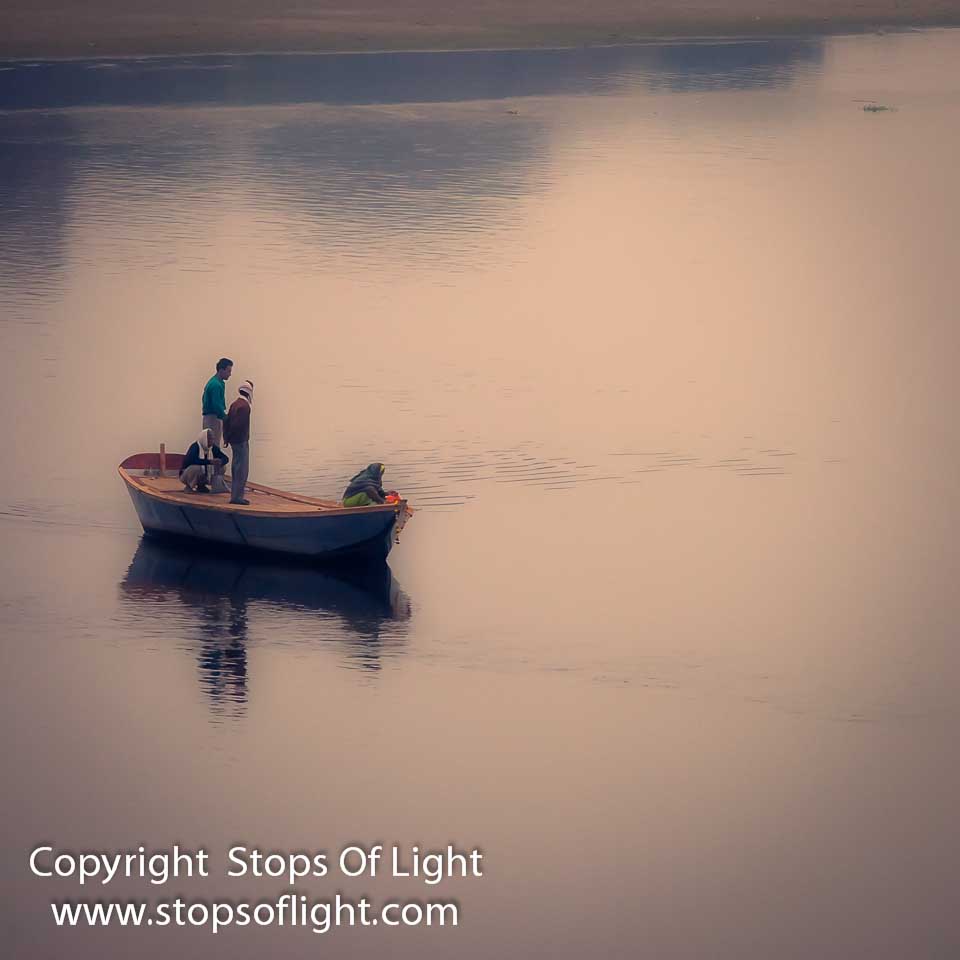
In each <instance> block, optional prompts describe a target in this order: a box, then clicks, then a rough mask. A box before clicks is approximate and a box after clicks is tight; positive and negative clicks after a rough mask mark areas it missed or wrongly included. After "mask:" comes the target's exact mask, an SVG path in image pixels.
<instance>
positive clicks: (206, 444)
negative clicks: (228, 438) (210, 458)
mask: <svg viewBox="0 0 960 960" xmlns="http://www.w3.org/2000/svg"><path fill="white" fill-rule="evenodd" d="M209 434H210V429H209V427H204V428H203V429H202V430H201V431H200V436H199V437H197V443H198V444H199V445H200V449H201V450H209V449H210V436H209Z"/></svg>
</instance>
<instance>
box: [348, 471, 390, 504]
mask: <svg viewBox="0 0 960 960" xmlns="http://www.w3.org/2000/svg"><path fill="white" fill-rule="evenodd" d="M385 469H386V468H385V467H384V465H383V464H382V463H371V464H370V465H369V466H368V467H366V468H365V469H363V470H361V471H360V472H359V473H358V474H356V476H354V478H353V479H352V480H351V481H350V483H348V484H347V489H346V490H344V491H343V505H344V506H345V507H369V506H370V505H371V504H373V503H386V502H387V497H388V496H389V493H388V492H387V491H386V490H384V489H383V473H384V470H385ZM391 492H392V491H391Z"/></svg>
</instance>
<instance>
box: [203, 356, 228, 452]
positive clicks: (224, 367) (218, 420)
mask: <svg viewBox="0 0 960 960" xmlns="http://www.w3.org/2000/svg"><path fill="white" fill-rule="evenodd" d="M231 373H233V361H232V360H228V359H227V358H226V357H221V358H220V359H219V360H218V361H217V372H216V373H215V374H214V375H213V376H212V377H211V378H210V379H209V380H208V381H207V385H206V386H205V387H204V388H203V400H202V404H203V406H202V408H201V415H202V417H203V429H204V430H212V431H213V442H214V443H215V444H216V445H217V446H218V447H220V446H223V421H224V420H225V419H226V416H227V391H226V388H225V387H224V383H225V382H226V381H227V380H229V379H230V374H231Z"/></svg>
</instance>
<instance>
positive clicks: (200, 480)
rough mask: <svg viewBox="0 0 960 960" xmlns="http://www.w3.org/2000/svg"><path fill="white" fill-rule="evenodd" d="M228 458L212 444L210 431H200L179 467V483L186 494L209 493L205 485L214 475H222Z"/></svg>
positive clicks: (211, 432) (208, 488)
mask: <svg viewBox="0 0 960 960" xmlns="http://www.w3.org/2000/svg"><path fill="white" fill-rule="evenodd" d="M229 459H230V458H229V457H228V456H227V455H226V454H225V453H224V452H223V451H222V450H221V449H220V448H219V447H218V446H217V445H216V444H215V443H214V442H213V431H212V430H201V431H200V436H199V437H197V439H196V440H194V441H193V443H191V444H190V446H189V447H188V448H187V453H186V456H185V457H184V458H183V464H182V465H181V467H180V482H181V483H182V484H183V486H184V488H185V489H186V490H187V491H188V492H196V493H209V492H210V487H209V486H208V485H207V484H208V483H209V482H210V481H212V479H213V477H214V474H215V473H222V472H223V468H224V467H225V466H226V465H227V463H228V462H229Z"/></svg>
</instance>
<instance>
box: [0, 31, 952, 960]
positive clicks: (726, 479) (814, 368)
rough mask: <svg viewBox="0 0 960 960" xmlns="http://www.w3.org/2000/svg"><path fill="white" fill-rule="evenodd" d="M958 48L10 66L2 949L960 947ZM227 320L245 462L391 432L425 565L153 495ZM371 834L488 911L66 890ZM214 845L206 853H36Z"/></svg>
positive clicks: (1, 517)
mask: <svg viewBox="0 0 960 960" xmlns="http://www.w3.org/2000/svg"><path fill="white" fill-rule="evenodd" d="M958 62H960V34H958V33H956V32H951V31H927V32H906V33H896V34H887V35H861V36H856V37H840V38H833V39H826V40H820V39H796V40H789V41H786V40H782V41H777V40H770V41H757V42H749V43H741V42H728V43H689V42H688V43H677V44H656V45H649V46H640V47H633V48H609V49H588V50H576V51H540V52H523V51H515V52H507V53H457V54H391V55H375V56H370V55H364V56H327V57H302V56H295V57H250V58H230V57H209V58H194V59H188V60H182V59H176V58H169V59H157V60H143V61H132V60H131V61H95V60H91V61H79V62H76V61H75V62H68V63H60V64H50V63H23V62H19V63H6V64H0V216H2V228H0V402H2V405H3V410H4V411H5V416H4V417H3V420H2V427H0V430H2V433H0V439H2V442H3V449H4V450H5V451H6V457H5V462H4V470H3V472H2V476H0V536H2V539H3V549H2V554H0V569H2V576H0V631H2V634H3V640H2V648H0V649H2V665H3V675H4V693H3V697H2V701H0V718H2V721H3V727H4V730H5V731H6V736H5V737H4V738H3V746H2V748H0V750H2V754H0V760H2V771H3V781H4V794H5V802H4V816H3V819H2V823H0V845H2V849H3V867H2V874H0V883H2V887H0V895H2V903H3V907H2V914H3V920H2V924H3V926H2V930H0V936H2V938H3V941H4V943H5V945H6V947H10V948H11V949H12V953H8V955H10V956H12V957H15V958H18V960H20V958H30V960H35V958H54V957H63V956H70V957H73V958H91V960H92V958H100V957H104V956H132V955H137V956H143V957H148V958H161V957H169V956H171V955H172V954H173V953H174V951H178V952H182V953H184V955H186V956H201V955H202V956H204V957H221V956H222V957H230V958H233V960H235V958H247V957H249V958H255V957H256V958H259V957H262V956H265V955H267V956H272V957H302V956H310V955H314V954H321V953H322V955H324V956H327V957H337V958H339V957H348V956H358V955H373V953H374V951H380V952H382V953H383V954H384V955H387V956H392V957H401V958H405V957H415V956H416V957H451V956H455V957H458V958H463V960H466V958H480V957H484V958H485V957H555V958H561V957H562V958H567V957H569V958H574V957H582V956H584V955H588V954H589V955H594V956H602V957H627V956H644V957H656V958H658V960H667V958H706V957H710V958H722V960H726V958H730V960H745V958H757V960H761V958H762V960H767V958H771V957H777V958H779V960H786V958H804V960H807V958H818V960H823V958H838V960H840V958H843V960H849V958H853V957H870V958H871V960H880V958H891V960H901V958H903V957H907V956H910V957H924V958H927V957H929V958H934V957H936V958H941V957H946V956H951V955H954V953H955V951H956V950H957V949H958V948H960V920H958V914H957V909H956V905H957V887H956V880H955V868H956V863H957V857H958V854H960V843H958V840H957V832H956V810H957V808H958V803H960V775H958V772H957V765H956V762H955V758H956V740H957V737H958V736H960V710H958V705H957V697H956V694H955V686H956V677H957V675H958V668H960V657H958V653H957V647H956V638H957V623H958V618H960V597H958V592H957V590H956V581H957V572H958V563H957V559H958V558H957V552H958V548H957V535H958V520H957V517H958V506H960V504H958V487H957V480H956V476H957V468H958V440H957V431H956V428H955V424H954V419H955V414H956V410H957V408H958V400H960V396H958V393H960V391H958V388H957V378H956V373H955V368H956V361H957V357H958V356H960V332H958V328H957V324H956V294H955V290H956V272H957V267H958V263H957V255H956V223H957V214H958V212H960V203H958V200H960V193H958V187H957V181H956V170H957V164H958V161H960V123H958V119H960V72H958V71H957V69H956V65H957V63H958ZM880 108H884V109H880ZM221 355H226V356H229V357H231V358H233V359H234V360H235V363H236V366H235V371H234V379H233V380H232V381H230V382H229V383H228V397H232V396H233V395H235V393H234V388H235V386H236V384H237V383H239V382H240V380H242V379H244V378H247V377H250V378H252V379H253V380H254V381H255V384H256V405H255V409H254V412H253V437H252V443H251V453H252V471H251V475H252V478H253V479H255V480H259V481H261V482H265V483H268V484H272V485H276V486H282V487H289V488H292V489H296V490H300V491H303V492H306V493H311V494H332V495H337V494H338V493H339V492H340V490H341V489H342V487H343V485H344V483H345V481H346V479H347V478H348V477H349V476H350V475H351V474H352V473H354V472H355V471H356V470H357V469H359V468H360V467H361V466H364V465H365V464H366V463H368V462H369V461H371V460H382V461H384V462H385V463H386V464H387V476H386V479H387V481H388V484H387V485H388V486H392V487H396V488H397V489H399V490H400V491H402V492H403V493H404V494H406V495H407V496H408V497H409V498H410V500H411V503H412V505H413V506H414V508H415V509H416V513H415V516H414V517H413V519H412V520H411V522H410V523H409V524H408V526H407V528H406V529H405V530H404V532H403V535H402V538H401V542H400V544H399V546H398V547H397V548H396V549H395V551H394V553H393V554H392V555H391V557H390V566H389V568H386V567H384V568H377V569H372V570H365V571H338V570H335V571H330V570H314V569H309V568H303V567H297V566H293V567H291V566H284V565H279V566H278V565H273V564H269V563H264V562H260V561H256V562H254V561H250V560H249V559H247V558H243V557H217V556H208V555H200V556H198V555H193V554H191V553H185V552H184V551H182V550H177V549H170V548H167V547H161V546H157V545H155V544H151V543H148V542H144V541H142V540H141V537H140V530H139V527H138V524H137V521H136V516H135V514H134V512H133V510H132V507H131V506H130V504H129V502H128V499H127V495H126V493H125V491H124V489H123V486H122V484H121V482H120V480H119V479H118V477H117V475H116V470H115V467H116V464H117V463H119V462H120V460H122V459H123V458H124V457H126V456H127V455H129V454H131V453H134V452H137V451H140V450H153V449H157V448H158V445H159V443H161V442H165V443H166V444H167V448H168V449H170V450H178V449H183V448H184V447H185V446H186V445H187V444H188V443H189V442H190V441H191V440H192V439H193V438H194V437H195V435H196V432H197V429H198V427H199V423H198V419H199V409H198V404H199V397H200V392H201V389H202V387H203V384H204V382H205V380H206V379H207V378H208V377H209V376H210V375H211V374H212V372H213V364H214V362H215V360H216V359H217V358H218V357H219V356H221ZM377 842H379V843H384V844H386V845H388V846H389V845H391V844H394V843H397V844H400V845H403V846H404V847H405V848H409V847H410V846H411V845H413V844H419V845H420V846H421V847H422V848H424V849H427V848H431V849H432V848H442V847H445V846H446V845H447V844H449V843H452V844H455V845H457V847H458V848H462V849H470V848H473V847H478V848H480V849H481V850H482V852H483V856H484V860H483V863H484V870H483V876H482V877H479V878H476V877H471V878H467V879H453V880H449V881H445V882H444V883H441V884H438V885H436V886H435V887H432V886H427V885H425V884H424V883H422V882H421V881H420V880H416V879H390V878H384V877H382V876H377V877H375V878H372V879H371V878H358V879H352V880H351V879H343V878H338V877H334V876H329V877H327V878H325V879H317V880H312V881H309V882H301V883H299V884H298V885H297V887H296V891H297V892H301V893H303V894H306V895H309V896H310V897H311V898H316V899H323V898H327V897H330V896H332V895H333V894H334V893H336V892H337V891H340V892H342V893H343V894H344V895H345V896H349V897H354V898H355V897H359V896H361V895H368V896H369V897H370V898H371V899H373V900H375V901H376V902H378V903H380V902H383V901H384V900H385V899H390V898H395V899H397V900H399V901H406V900H419V901H425V900H456V901H457V902H458V903H459V906H460V911H461V915H460V923H459V926H458V927H456V928H451V927H445V928H442V929H441V928H437V927H429V928H428V927H416V928H413V927H411V928H405V929H388V928H385V927H384V926H383V925H380V926H378V927H369V928H359V927H356V928H349V929H347V928H340V929H336V930H333V931H331V932H330V933H327V934H323V935H316V934H312V933H309V932H307V931H305V930H303V929H300V928H290V927H284V928H278V927H272V928H269V929H266V928H265V929H260V928H256V927H254V926H251V927H247V928H242V929H241V928H232V929H226V930H223V931H221V932H220V933H218V934H217V935H216V936H213V935H212V934H210V933H209V932H207V931H205V930H202V929H193V928H189V927H184V928H172V927H168V928H164V929H160V928H158V927H154V928H152V929H146V928H142V929H133V928H130V927H119V926H114V927H112V928H111V929H109V930H102V929H79V928H78V929H70V930H67V929H58V928H57V927H56V926H55V925H54V922H53V920H52V916H51V911H50V906H49V904H50V901H51V900H63V899H70V898H74V899H75V898H78V897H88V898H90V899H104V898H106V899H119V900H127V899H150V900H156V899H157V898H168V897H169V898H170V899H172V897H173V895H175V894H181V893H182V894H184V895H185V896H189V897H192V898H202V899H204V900H205V901H206V902H207V903H209V902H211V901H214V900H233V901H236V900H237V899H247V900H251V901H253V902H256V901H257V900H259V899H264V900H270V901H273V900H275V899H276V898H277V897H278V895H279V894H280V892H282V891H283V890H284V889H286V885H285V884H284V882H283V881H278V880H272V879H269V878H264V879H260V880H250V879H249V878H244V879H232V880H227V879H224V878H223V876H222V874H223V862H224V853H225V851H226V850H227V849H228V848H229V847H230V846H231V845H233V844H243V845H246V846H249V847H259V848H260V849H262V850H288V851H290V850H310V851H318V850H326V851H336V850H339V849H340V848H341V847H342V846H344V845H345V844H348V843H363V844H373V843H377ZM174 843H179V844H181V846H183V847H187V848H191V849H193V848H197V847H205V848H206V849H208V850H209V851H210V853H211V857H212V858H213V859H214V861H215V869H214V871H213V873H214V876H212V877H211V879H210V880H209V881H206V882H195V881H183V882H181V881H174V882H171V884H168V885H167V886H164V887H155V888H150V886H149V885H148V884H145V883H144V882H143V881H142V880H136V879H132V880H129V881H126V880H125V881H116V882H114V883H113V884H111V885H108V886H106V887H103V886H101V887H100V888H97V887H96V886H94V887H89V886H88V887H85V888H83V889H81V888H79V887H78V886H77V885H76V883H75V882H74V881H71V880H69V879H63V880H56V879H40V878H37V877H35V876H33V875H32V874H31V873H30V871H29V868H28V863H27V861H28V857H29V854H30V851H31V850H33V849H34V848H35V847H36V846H38V845H41V844H46V845H51V846H54V847H55V848H56V849H57V850H71V851H82V850H109V851H116V850H127V849H133V850H135V849H136V848H137V846H138V845H139V844H144V845H145V846H146V847H147V848H148V849H163V848H167V847H169V846H170V845H172V844H174Z"/></svg>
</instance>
